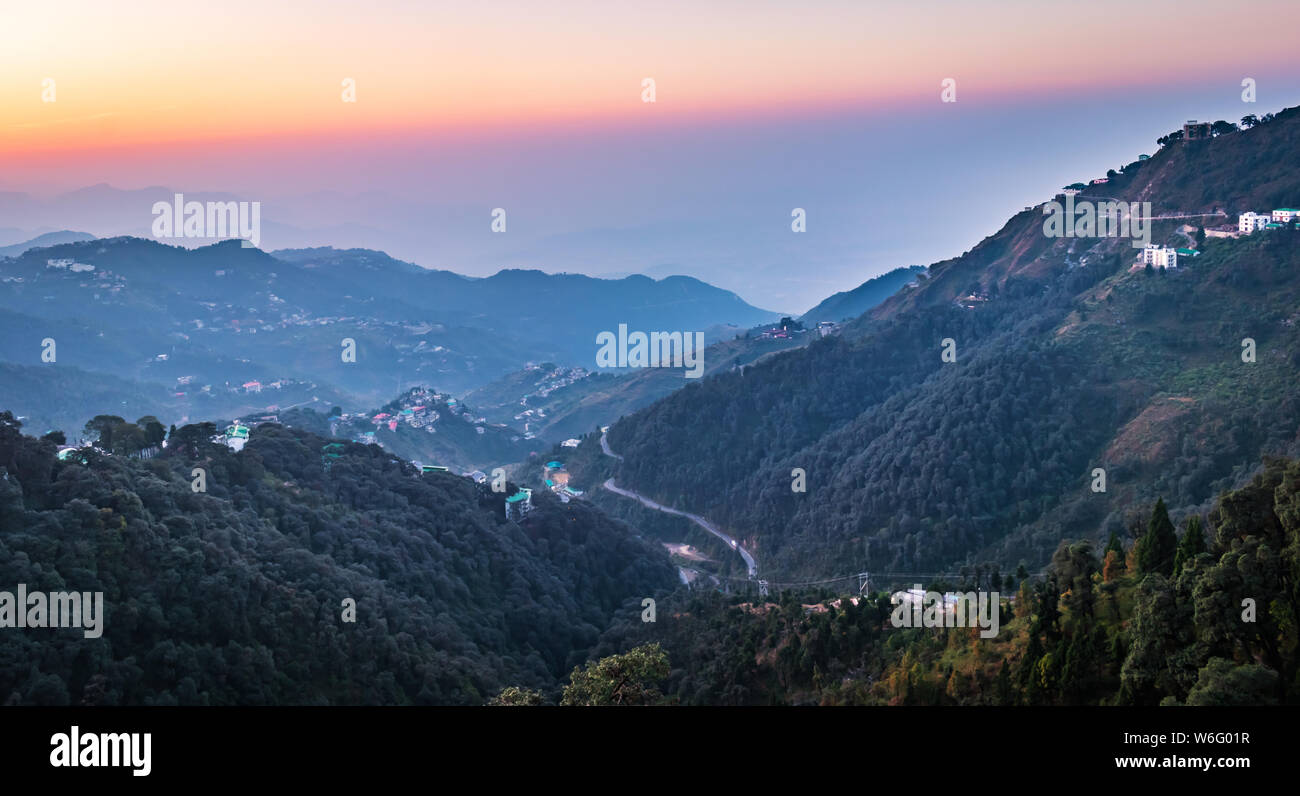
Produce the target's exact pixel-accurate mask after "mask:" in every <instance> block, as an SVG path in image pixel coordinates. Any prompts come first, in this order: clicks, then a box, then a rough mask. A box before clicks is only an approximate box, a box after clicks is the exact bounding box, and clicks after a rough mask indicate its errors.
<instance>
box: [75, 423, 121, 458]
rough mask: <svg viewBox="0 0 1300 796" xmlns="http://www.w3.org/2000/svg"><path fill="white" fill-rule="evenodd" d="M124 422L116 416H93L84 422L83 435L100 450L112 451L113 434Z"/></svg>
mask: <svg viewBox="0 0 1300 796" xmlns="http://www.w3.org/2000/svg"><path fill="white" fill-rule="evenodd" d="M125 422H126V421H125V420H123V419H122V418H120V417H118V416H117V415H95V416H94V417H92V418H91V419H90V420H88V421H87V422H86V427H85V429H83V433H84V434H85V435H86V438H87V439H89V440H91V442H92V443H94V445H95V447H96V448H99V449H100V450H106V451H111V450H113V432H114V430H115V429H117V427H118V426H121V425H122V424H124V423H125Z"/></svg>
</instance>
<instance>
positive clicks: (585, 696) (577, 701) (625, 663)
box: [560, 643, 668, 705]
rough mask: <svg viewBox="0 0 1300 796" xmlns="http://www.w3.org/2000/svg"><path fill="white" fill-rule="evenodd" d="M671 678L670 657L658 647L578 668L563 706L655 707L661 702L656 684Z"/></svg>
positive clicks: (570, 682)
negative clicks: (669, 675) (669, 672)
mask: <svg viewBox="0 0 1300 796" xmlns="http://www.w3.org/2000/svg"><path fill="white" fill-rule="evenodd" d="M667 676H668V654H667V653H666V652H664V651H663V649H662V648H661V647H660V646H659V644H658V643H653V644H645V645H642V646H640V647H637V648H636V649H633V650H629V651H628V652H625V653H624V654H622V655H611V656H610V657H608V658H601V659H600V660H598V661H596V662H595V663H592V664H590V665H588V666H587V668H586V669H583V668H582V667H575V668H574V670H573V674H572V675H570V676H569V685H567V686H565V688H564V696H563V698H562V699H561V700H560V704H562V705H653V704H656V703H658V702H659V701H660V699H661V698H662V697H661V695H660V693H659V689H658V688H657V687H656V683H658V682H659V681H661V680H663V679H664V678H666V677H667Z"/></svg>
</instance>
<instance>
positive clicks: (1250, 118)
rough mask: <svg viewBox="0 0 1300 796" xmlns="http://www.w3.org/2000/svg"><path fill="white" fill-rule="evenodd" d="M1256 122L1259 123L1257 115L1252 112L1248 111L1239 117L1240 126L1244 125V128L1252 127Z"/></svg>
mask: <svg viewBox="0 0 1300 796" xmlns="http://www.w3.org/2000/svg"><path fill="white" fill-rule="evenodd" d="M1257 124H1259V117H1258V116H1256V115H1255V114H1253V113H1249V114H1246V115H1245V116H1243V117H1241V126H1242V127H1245V128H1251V127H1254V126H1255V125H1257Z"/></svg>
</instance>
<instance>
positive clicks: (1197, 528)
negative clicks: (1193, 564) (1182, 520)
mask: <svg viewBox="0 0 1300 796" xmlns="http://www.w3.org/2000/svg"><path fill="white" fill-rule="evenodd" d="M1204 552H1205V534H1204V533H1203V532H1202V531H1201V518H1200V517H1198V516H1196V515H1195V514H1193V515H1192V516H1191V517H1189V518H1188V520H1187V530H1185V531H1183V538H1182V539H1179V540H1178V550H1177V552H1175V553H1174V576H1175V577H1176V576H1177V575H1178V573H1180V572H1182V571H1183V567H1184V566H1186V565H1187V564H1188V563H1189V562H1190V561H1191V560H1192V559H1194V558H1196V557H1197V556H1198V555H1200V554H1201V553H1204Z"/></svg>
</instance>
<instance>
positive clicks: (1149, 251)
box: [1142, 243, 1178, 268]
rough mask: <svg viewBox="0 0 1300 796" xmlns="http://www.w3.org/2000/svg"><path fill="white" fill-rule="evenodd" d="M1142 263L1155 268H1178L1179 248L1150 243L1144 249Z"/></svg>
mask: <svg viewBox="0 0 1300 796" xmlns="http://www.w3.org/2000/svg"><path fill="white" fill-rule="evenodd" d="M1142 263H1143V265H1150V266H1152V267H1154V268H1177V267H1178V249H1171V248H1169V247H1168V246H1157V245H1155V244H1154V243H1149V244H1147V245H1146V247H1144V248H1143V249H1142Z"/></svg>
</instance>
